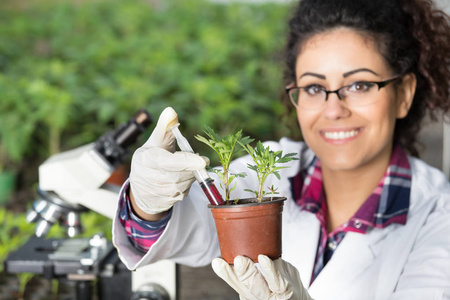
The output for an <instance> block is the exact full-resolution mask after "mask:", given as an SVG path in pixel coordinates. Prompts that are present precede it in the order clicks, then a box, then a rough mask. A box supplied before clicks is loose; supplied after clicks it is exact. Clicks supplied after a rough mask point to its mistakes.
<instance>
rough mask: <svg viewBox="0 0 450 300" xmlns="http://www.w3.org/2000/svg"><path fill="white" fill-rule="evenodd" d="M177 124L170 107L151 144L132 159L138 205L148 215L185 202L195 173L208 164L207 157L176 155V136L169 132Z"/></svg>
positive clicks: (163, 116) (159, 123) (132, 180)
mask: <svg viewBox="0 0 450 300" xmlns="http://www.w3.org/2000/svg"><path fill="white" fill-rule="evenodd" d="M177 123H178V115H177V113H176V112H175V110H173V109H172V108H171V107H167V108H166V109H165V110H164V111H163V112H162V113H161V115H160V117H159V120H158V123H157V124H156V127H155V129H154V130H153V132H152V134H151V136H150V137H149V139H148V140H147V142H145V144H144V145H143V146H142V147H140V148H139V149H137V150H136V151H135V152H134V154H133V158H132V160H131V172H130V187H131V192H132V193H133V197H134V200H135V202H136V204H137V206H138V207H139V208H140V209H142V210H143V211H144V212H146V213H148V214H157V213H160V212H163V211H167V210H169V209H170V208H171V207H172V206H173V205H174V203H175V202H177V201H180V200H183V198H184V197H185V196H186V195H187V194H188V193H189V189H190V187H191V185H192V183H193V182H194V181H195V178H194V174H193V171H194V170H200V169H203V168H205V166H206V164H207V162H206V161H205V160H207V158H203V157H200V156H199V155H197V154H193V153H188V152H175V137H174V135H173V134H172V131H169V132H168V131H167V129H168V128H170V127H172V126H174V125H175V124H177Z"/></svg>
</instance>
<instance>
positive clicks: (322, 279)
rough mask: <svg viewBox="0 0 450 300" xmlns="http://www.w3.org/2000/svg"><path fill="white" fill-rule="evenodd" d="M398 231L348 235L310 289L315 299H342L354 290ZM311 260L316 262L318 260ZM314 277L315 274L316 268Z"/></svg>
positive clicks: (373, 229) (374, 230)
mask: <svg viewBox="0 0 450 300" xmlns="http://www.w3.org/2000/svg"><path fill="white" fill-rule="evenodd" d="M394 227H396V226H388V227H386V228H383V229H377V228H372V229H371V230H370V232H367V233H366V234H361V233H356V232H347V234H346V236H345V238H344V239H343V240H342V241H341V243H340V244H339V246H338V248H337V249H336V251H335V252H334V254H333V257H332V258H331V260H330V261H329V262H328V263H327V265H326V266H325V267H324V268H323V269H322V271H321V272H320V273H319V275H318V276H317V278H316V279H315V280H314V282H313V283H312V285H311V286H310V288H309V292H310V294H311V296H312V297H313V298H315V299H329V298H330V297H331V295H339V294H342V293H343V292H344V291H346V290H348V289H351V288H352V287H351V284H352V283H353V282H354V281H355V280H354V279H356V278H357V277H358V276H360V275H361V274H362V273H363V272H364V271H365V270H366V269H367V268H368V267H369V266H370V265H371V264H372V263H373V262H374V260H375V258H376V257H377V255H379V253H380V252H381V243H379V242H380V241H382V240H383V239H384V238H385V237H386V235H387V234H389V232H391V231H392V230H393V228H394ZM314 255H315V253H314ZM309 259H310V258H309ZM310 260H312V261H314V258H313V259H310ZM348 270H352V272H348ZM310 273H312V267H311V272H310ZM336 278H339V280H336ZM342 283H345V284H344V285H343V284H342Z"/></svg>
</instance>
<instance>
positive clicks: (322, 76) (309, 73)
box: [298, 72, 326, 79]
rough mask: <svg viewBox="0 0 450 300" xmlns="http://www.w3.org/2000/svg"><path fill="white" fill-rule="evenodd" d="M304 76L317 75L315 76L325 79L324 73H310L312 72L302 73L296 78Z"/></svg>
mask: <svg viewBox="0 0 450 300" xmlns="http://www.w3.org/2000/svg"><path fill="white" fill-rule="evenodd" d="M304 76H314V77H317V78H320V79H326V77H325V75H322V74H317V73H312V72H306V73H303V74H302V75H301V76H300V77H299V78H298V79H300V78H302V77H304Z"/></svg>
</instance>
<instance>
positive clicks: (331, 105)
mask: <svg viewBox="0 0 450 300" xmlns="http://www.w3.org/2000/svg"><path fill="white" fill-rule="evenodd" d="M323 116H324V117H325V118H327V119H330V120H337V119H341V118H346V117H348V116H350V110H349V109H348V107H347V106H346V105H345V104H344V102H343V101H341V100H340V99H339V96H338V94H337V93H330V94H328V99H327V101H325V107H324V109H323Z"/></svg>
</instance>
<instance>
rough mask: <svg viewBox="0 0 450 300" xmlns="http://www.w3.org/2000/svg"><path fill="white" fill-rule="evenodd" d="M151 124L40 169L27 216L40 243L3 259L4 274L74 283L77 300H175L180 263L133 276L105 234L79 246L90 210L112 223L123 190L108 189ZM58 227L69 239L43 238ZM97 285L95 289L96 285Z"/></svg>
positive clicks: (141, 114) (112, 134)
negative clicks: (83, 219)
mask: <svg viewBox="0 0 450 300" xmlns="http://www.w3.org/2000/svg"><path fill="white" fill-rule="evenodd" d="M151 123H152V118H151V116H150V115H149V114H148V112H146V111H145V110H143V109H141V110H139V111H138V112H137V113H136V114H135V115H134V116H133V117H132V118H131V119H130V120H129V121H128V122H126V123H124V124H122V125H120V126H119V127H118V128H117V129H115V130H111V131H109V132H107V133H106V134H104V135H102V136H101V137H100V138H99V139H98V140H97V141H95V142H93V143H90V144H87V145H84V146H81V147H78V148H76V149H73V150H70V151H67V152H62V153H58V154H56V155H53V156H51V157H50V158H48V159H47V160H46V161H44V163H43V164H42V165H40V166H39V186H38V188H37V194H38V199H37V200H36V201H34V203H33V205H32V208H31V209H30V210H29V211H28V212H27V216H26V219H27V222H29V223H36V227H35V237H33V238H31V239H29V240H28V241H27V242H26V243H25V244H24V245H23V246H22V247H21V248H19V249H18V250H17V251H14V252H13V253H11V254H10V255H9V256H8V258H7V259H6V260H5V262H4V265H5V270H6V272H7V273H34V274H40V275H43V276H44V277H45V278H47V279H53V278H56V279H63V280H69V281H72V283H74V284H75V286H76V288H75V294H76V298H75V299H76V300H90V299H92V294H93V292H94V291H96V292H97V293H98V295H97V296H96V299H98V300H116V299H121V300H122V299H123V300H128V299H129V300H138V299H139V300H175V299H177V295H176V284H177V282H176V272H177V267H176V265H175V263H172V262H170V261H161V262H158V263H155V264H151V265H148V266H146V267H143V268H139V269H137V270H135V271H129V270H127V269H126V267H125V266H124V265H123V264H122V263H121V261H120V259H119V257H118V255H117V252H116V249H115V248H114V247H113V245H112V243H111V242H110V241H108V240H107V239H106V238H105V237H104V236H103V235H102V234H98V235H95V236H93V237H92V238H87V239H82V238H76V236H77V235H78V234H79V233H80V232H81V231H82V224H81V221H80V214H82V213H83V212H86V211H88V210H93V211H95V212H97V213H100V214H102V215H104V216H106V217H108V218H114V216H115V213H116V209H117V203H118V197H119V190H120V186H118V185H113V184H109V183H107V181H108V179H109V178H110V176H111V175H112V174H113V172H114V171H115V170H116V169H117V168H118V167H119V166H120V165H121V164H122V163H123V162H124V161H125V160H126V158H127V157H128V156H129V154H130V151H129V147H130V146H131V145H132V144H134V143H135V142H136V141H137V139H138V137H139V135H140V134H141V133H143V132H144V131H145V129H146V128H147V127H148V126H149V125H150V124H151ZM54 224H59V225H60V226H63V227H64V228H66V232H67V236H68V238H66V239H48V238H45V236H46V235H47V233H48V231H49V230H50V228H51V227H52V226H53V225H54ZM94 284H95V289H94V287H93V285H94Z"/></svg>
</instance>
